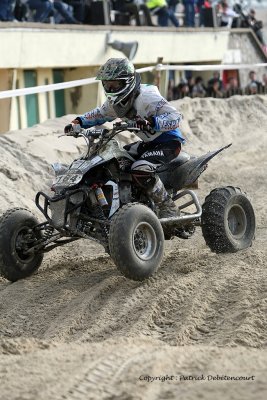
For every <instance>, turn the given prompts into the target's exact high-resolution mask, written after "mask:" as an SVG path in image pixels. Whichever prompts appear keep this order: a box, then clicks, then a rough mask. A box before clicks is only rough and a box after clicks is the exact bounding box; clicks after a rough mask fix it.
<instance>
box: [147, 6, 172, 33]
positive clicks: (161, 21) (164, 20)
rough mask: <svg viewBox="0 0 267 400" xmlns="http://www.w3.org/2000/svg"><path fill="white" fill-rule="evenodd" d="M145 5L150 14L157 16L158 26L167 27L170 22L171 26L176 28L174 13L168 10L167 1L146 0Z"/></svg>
mask: <svg viewBox="0 0 267 400" xmlns="http://www.w3.org/2000/svg"><path fill="white" fill-rule="evenodd" d="M146 4H147V7H148V8H149V10H150V12H151V13H152V14H156V15H157V16H158V25H159V26H162V27H165V26H168V24H169V20H170V21H171V22H172V24H173V25H174V26H176V27H177V28H178V26H179V21H178V19H177V18H176V16H175V14H174V12H173V11H172V10H171V9H169V7H168V3H167V0H147V3H146Z"/></svg>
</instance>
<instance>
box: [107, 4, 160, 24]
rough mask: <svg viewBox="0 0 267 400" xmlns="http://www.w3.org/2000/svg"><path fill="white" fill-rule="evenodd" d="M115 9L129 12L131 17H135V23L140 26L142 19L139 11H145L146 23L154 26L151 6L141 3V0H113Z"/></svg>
mask: <svg viewBox="0 0 267 400" xmlns="http://www.w3.org/2000/svg"><path fill="white" fill-rule="evenodd" d="M112 5H113V9H114V10H116V11H119V12H122V13H129V14H130V16H131V17H134V19H135V24H136V25H138V26H140V25H142V24H141V20H140V16H139V11H143V13H144V18H145V21H146V25H148V26H153V23H152V19H151V15H150V11H149V8H148V7H147V5H146V4H141V2H140V1H138V2H137V1H134V0H126V1H124V0H114V1H112Z"/></svg>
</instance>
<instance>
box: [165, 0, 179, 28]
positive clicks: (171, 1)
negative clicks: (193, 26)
mask: <svg viewBox="0 0 267 400" xmlns="http://www.w3.org/2000/svg"><path fill="white" fill-rule="evenodd" d="M178 3H179V0H167V6H168V12H169V19H170V21H171V22H172V23H173V25H174V26H175V27H176V28H178V26H179V25H180V24H179V20H178V19H177V18H176V15H175V12H176V6H177V4H178Z"/></svg>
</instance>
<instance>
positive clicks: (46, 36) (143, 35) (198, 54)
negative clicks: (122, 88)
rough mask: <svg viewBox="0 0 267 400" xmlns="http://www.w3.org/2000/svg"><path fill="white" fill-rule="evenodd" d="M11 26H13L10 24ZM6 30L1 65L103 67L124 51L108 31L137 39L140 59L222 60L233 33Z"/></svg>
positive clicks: (0, 43) (0, 40) (1, 34)
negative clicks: (109, 42) (113, 42)
mask: <svg viewBox="0 0 267 400" xmlns="http://www.w3.org/2000/svg"><path fill="white" fill-rule="evenodd" d="M11 26H12V25H11ZM22 26H23V24H19V26H16V28H13V27H6V28H5V29H4V28H3V23H2V24H1V23H0V54H5V55H6V56H5V57H1V58H0V68H5V69H6V68H18V69H21V68H55V67H57V68H60V67H62V68H66V67H74V68H75V67H82V66H84V67H86V66H88V65H90V66H98V65H100V64H102V63H103V62H105V61H106V60H107V58H110V57H117V56H118V55H119V54H120V55H121V53H120V52H118V51H116V50H113V49H112V48H111V47H109V46H107V45H106V39H107V34H111V39H113V40H119V41H122V42H131V41H133V40H137V41H138V43H139V48H138V51H137V54H136V57H135V60H134V61H135V63H137V64H146V65H149V64H151V63H155V61H156V59H157V57H163V58H164V61H165V62H167V63H185V62H196V61H197V62H199V63H200V62H212V61H216V62H220V61H221V60H222V59H223V55H224V53H225V51H226V49H227V46H228V38H229V31H228V30H224V31H219V30H214V29H208V28H206V29H204V28H202V29H191V30H190V29H183V28H180V29H179V30H178V29H175V28H171V27H170V28H157V29H155V28H153V27H145V29H143V28H144V27H138V30H137V29H136V27H133V26H129V27H118V28H116V29H115V28H114V27H112V29H107V27H102V28H100V27H92V26H79V25H78V26H73V25H72V26H71V28H70V27H69V26H68V28H65V27H64V26H62V27H61V29H59V28H58V27H57V26H49V25H47V24H41V27H38V26H39V25H38V24H35V25H34V24H33V25H32V27H31V28H23V27H22Z"/></svg>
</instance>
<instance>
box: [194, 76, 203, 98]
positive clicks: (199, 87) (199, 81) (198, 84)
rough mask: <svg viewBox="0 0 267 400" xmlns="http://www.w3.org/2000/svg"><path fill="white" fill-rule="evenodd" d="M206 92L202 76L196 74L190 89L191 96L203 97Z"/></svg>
mask: <svg viewBox="0 0 267 400" xmlns="http://www.w3.org/2000/svg"><path fill="white" fill-rule="evenodd" d="M206 93H207V91H206V88H205V86H204V83H203V78H202V77H201V76H197V77H196V80H195V84H194V86H193V89H192V97H205V96H206Z"/></svg>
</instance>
